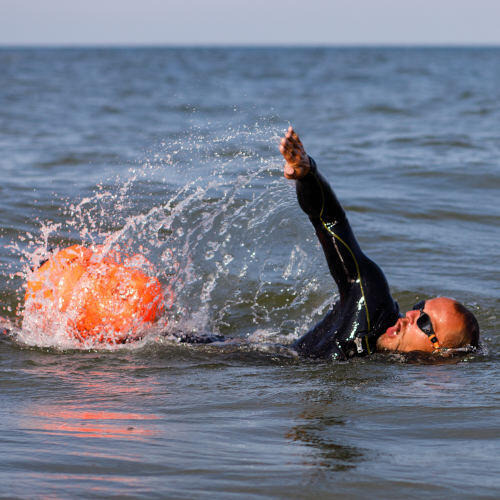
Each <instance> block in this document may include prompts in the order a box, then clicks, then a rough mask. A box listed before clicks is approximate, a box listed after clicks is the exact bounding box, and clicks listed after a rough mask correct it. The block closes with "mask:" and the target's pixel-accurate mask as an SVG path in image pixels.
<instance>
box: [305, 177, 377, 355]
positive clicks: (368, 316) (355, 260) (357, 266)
mask: <svg viewBox="0 0 500 500" xmlns="http://www.w3.org/2000/svg"><path fill="white" fill-rule="evenodd" d="M314 178H315V179H316V182H317V183H318V185H319V188H320V191H321V212H320V213H319V220H320V221H321V224H323V227H324V228H325V229H326V230H327V231H328V233H329V234H331V235H332V236H333V237H334V238H335V239H336V240H338V241H340V243H342V244H343V245H344V246H345V247H346V248H347V250H348V251H349V253H350V254H351V257H352V259H353V261H354V265H355V266H356V272H357V274H358V281H359V287H360V289H361V295H362V296H363V304H364V306H365V313H366V322H367V324H368V332H370V330H371V326H370V313H369V312H368V304H367V303H366V297H365V291H364V290H363V282H362V280H361V272H360V270H359V264H358V261H357V259H356V256H355V255H354V252H353V251H352V250H351V247H350V246H349V245H348V244H347V243H346V242H345V241H344V240H343V239H342V238H341V237H340V236H338V235H337V234H335V233H334V232H333V230H332V228H331V226H333V224H331V223H328V222H325V221H324V220H323V210H324V208H325V194H324V193H323V186H322V185H321V182H319V180H318V178H317V177H316V176H314ZM365 341H366V347H367V349H368V353H369V354H371V351H370V347H369V346H368V339H367V338H366V337H365Z"/></svg>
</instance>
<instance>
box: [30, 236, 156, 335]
mask: <svg viewBox="0 0 500 500" xmlns="http://www.w3.org/2000/svg"><path fill="white" fill-rule="evenodd" d="M101 251H102V248H99V247H97V248H95V249H93V250H91V249H89V248H86V247H84V246H81V245H73V246H71V247H68V248H65V249H63V250H60V251H59V252H57V253H56V254H54V255H52V256H51V257H50V258H49V260H48V261H47V262H45V263H44V264H42V265H41V266H40V267H39V268H38V269H36V270H35V271H34V272H33V275H32V276H31V277H30V279H29V281H28V283H27V287H26V295H25V311H24V320H23V324H24V322H26V321H28V322H31V323H33V320H35V321H36V323H35V324H36V325H37V327H38V328H42V330H44V331H45V332H47V333H50V331H52V330H54V329H55V328H57V326H59V327H60V325H61V322H63V324H64V328H65V329H66V330H67V331H68V333H69V334H70V335H72V336H73V337H75V338H77V339H78V340H81V341H84V340H87V339H91V340H94V341H97V342H111V343H115V342H118V343H120V342H124V341H126V340H127V338H130V337H133V336H134V334H135V333H136V332H137V330H138V329H139V328H140V327H143V326H144V325H147V324H151V323H154V322H155V321H156V320H158V319H159V318H160V316H161V315H162V313H163V312H164V309H165V306H164V300H163V293H162V288H161V285H160V282H159V281H158V280H157V279H156V278H155V277H151V276H148V275H147V274H145V273H144V272H143V271H141V270H139V269H135V268H133V267H130V266H128V265H127V261H130V260H132V261H133V260H134V259H123V262H122V258H121V256H120V255H119V254H118V253H116V252H115V253H112V254H110V255H111V256H110V255H107V256H103V255H102V254H101ZM135 260H138V259H135ZM140 260H141V261H142V263H144V262H146V263H147V260H146V259H145V258H144V257H142V256H140Z"/></svg>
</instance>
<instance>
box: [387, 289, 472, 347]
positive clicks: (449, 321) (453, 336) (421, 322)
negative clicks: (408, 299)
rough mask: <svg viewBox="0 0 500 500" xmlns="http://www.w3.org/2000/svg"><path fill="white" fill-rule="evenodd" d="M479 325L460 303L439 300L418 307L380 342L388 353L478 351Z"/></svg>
mask: <svg viewBox="0 0 500 500" xmlns="http://www.w3.org/2000/svg"><path fill="white" fill-rule="evenodd" d="M478 343H479V325H478V323H477V320H476V318H475V316H474V315H473V314H472V313H471V312H470V311H469V310H468V309H467V308H466V307H465V306H463V305H462V304H460V302H457V301H456V300H453V299H449V298H447V297H437V298H435V299H430V300H426V301H424V302H421V303H419V304H417V305H416V306H415V307H414V309H412V310H411V311H408V312H407V313H406V315H405V316H404V317H403V318H399V319H398V320H397V321H396V323H395V324H394V325H393V326H391V327H390V328H388V329H387V330H386V332H385V333H384V334H383V335H381V336H380V337H379V339H378V340H377V347H378V348H379V349H382V350H386V351H398V352H411V351H423V352H434V351H435V350H436V349H439V348H447V349H456V348H459V347H465V346H469V345H470V346H473V347H477V346H478Z"/></svg>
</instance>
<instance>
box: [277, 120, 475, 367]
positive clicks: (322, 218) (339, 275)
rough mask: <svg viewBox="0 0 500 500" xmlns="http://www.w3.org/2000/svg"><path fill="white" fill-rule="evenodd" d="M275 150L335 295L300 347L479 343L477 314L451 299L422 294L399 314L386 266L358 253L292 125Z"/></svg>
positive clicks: (336, 354)
mask: <svg viewBox="0 0 500 500" xmlns="http://www.w3.org/2000/svg"><path fill="white" fill-rule="evenodd" d="M280 151H281V153H282V155H283V157H284V158H285V160H286V164H285V177H286V178H287V179H294V180H295V181H296V189H297V198H298V201H299V204H300V207H301V208H302V210H303V211H304V212H305V213H306V214H307V215H308V216H309V219H310V221H311V222H312V225H313V226H314V229H315V230H316V235H317V237H318V239H319V242H320V243H321V246H322V247H323V252H324V253H325V256H326V260H327V262H328V267H329V269H330V272H331V274H332V276H333V278H334V280H335V282H336V283H337V286H338V289H339V294H340V298H339V300H338V301H337V303H336V304H334V306H333V308H332V310H331V311H329V312H328V313H327V315H326V316H325V317H324V318H323V319H322V320H321V321H320V322H319V323H318V324H317V325H316V326H314V327H313V328H312V329H311V330H309V331H308V332H307V333H306V334H305V335H303V336H302V337H301V338H300V339H298V340H297V341H296V342H295V343H294V345H293V347H294V348H295V349H296V350H297V351H298V352H299V354H301V355H303V356H306V357H313V358H330V359H347V358H350V357H352V356H363V355H366V354H371V353H372V352H374V351H375V350H377V349H378V350H387V351H398V352H410V351H424V352H434V351H439V350H441V349H443V348H458V347H463V346H467V345H472V346H474V347H477V345H478V338H479V326H478V324H477V321H476V319H475V317H474V315H473V314H472V313H471V312H470V311H469V310H468V309H466V308H465V307H464V306H463V305H462V304H460V303H458V302H456V301H455V300H452V299H449V298H446V297H438V298H435V299H431V300H427V301H424V302H421V303H419V304H417V305H416V306H415V307H414V308H413V310H411V311H408V312H407V313H406V315H405V316H404V317H402V316H401V315H400V313H399V307H398V304H397V302H395V301H394V299H393V298H392V297H391V294H390V291H389V285H388V284H387V280H386V278H385V276H384V273H383V272H382V270H381V269H380V267H379V266H377V264H375V262H373V261H372V260H370V259H369V258H368V257H367V256H366V255H365V254H364V253H363V252H362V250H361V248H360V247H359V244H358V242H357V241H356V238H355V237H354V234H353V232H352V229H351V226H350V225H349V222H348V220H347V217H346V214H345V212H344V210H343V208H342V206H341V205H340V203H339V201H338V200H337V197H336V196H335V194H334V192H333V191H332V189H331V187H330V186H329V184H328V183H327V182H326V180H325V179H324V178H323V177H322V176H321V174H320V173H319V172H318V169H317V166H316V163H315V161H314V160H313V159H312V158H311V157H310V156H308V155H307V154H306V152H305V150H304V146H303V145H302V142H301V141H300V139H299V137H298V135H297V134H296V133H295V131H294V130H293V128H292V127H290V128H289V129H288V131H287V133H286V135H285V137H283V139H282V140H281V144H280Z"/></svg>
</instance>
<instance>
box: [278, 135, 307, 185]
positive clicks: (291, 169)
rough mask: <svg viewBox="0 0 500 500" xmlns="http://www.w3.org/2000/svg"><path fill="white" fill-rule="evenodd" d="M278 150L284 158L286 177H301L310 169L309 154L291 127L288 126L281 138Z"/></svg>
mask: <svg viewBox="0 0 500 500" xmlns="http://www.w3.org/2000/svg"><path fill="white" fill-rule="evenodd" d="M280 152H281V154H282V155H283V157H284V158H285V160H286V163H285V177H286V178H287V179H302V177H304V176H305V175H307V174H308V173H309V170H311V162H310V161H309V156H307V153H306V151H305V149H304V146H303V145H302V142H301V140H300V139H299V136H298V135H297V133H296V132H295V130H293V127H288V130H287V132H286V134H285V137H283V139H281V143H280Z"/></svg>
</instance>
